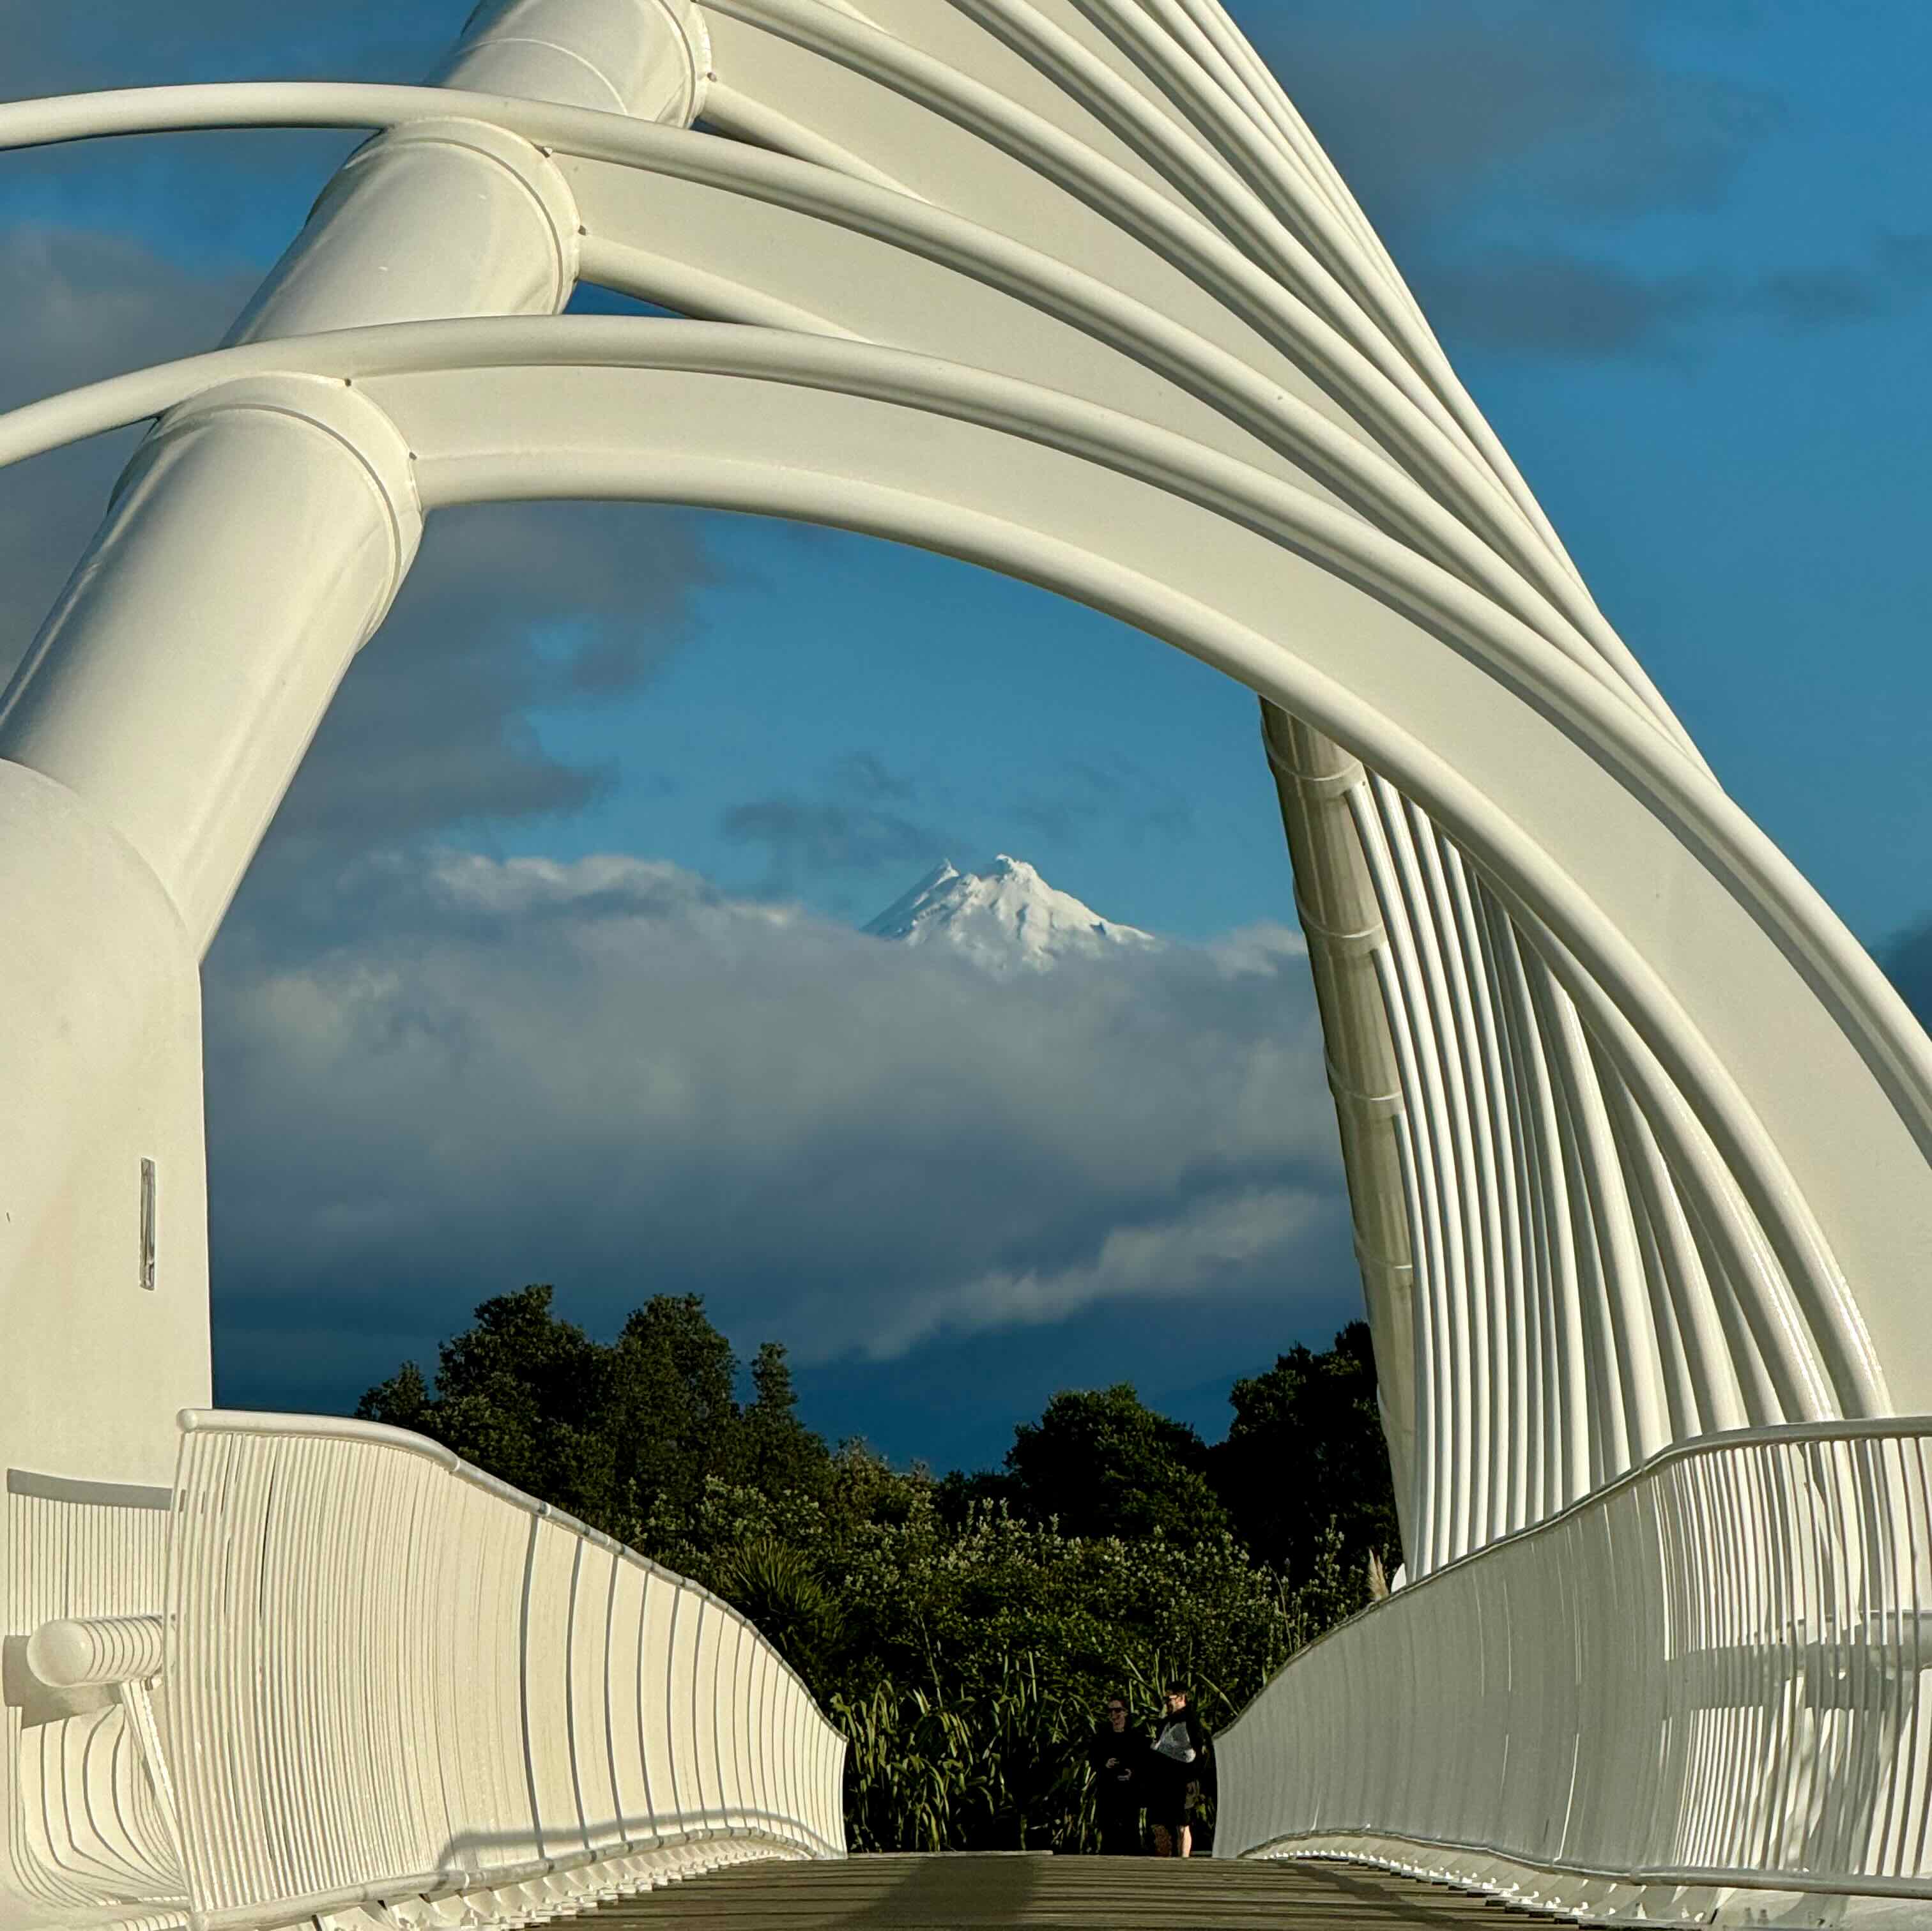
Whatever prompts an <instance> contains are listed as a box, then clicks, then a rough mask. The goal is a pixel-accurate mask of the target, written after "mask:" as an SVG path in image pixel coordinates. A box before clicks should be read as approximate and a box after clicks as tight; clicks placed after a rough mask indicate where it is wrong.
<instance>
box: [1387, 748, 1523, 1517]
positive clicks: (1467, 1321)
mask: <svg viewBox="0 0 1932 1931" xmlns="http://www.w3.org/2000/svg"><path fill="white" fill-rule="evenodd" d="M1370 787H1371V790H1372V792H1373V795H1374V796H1375V799H1376V808H1377V810H1378V811H1379V814H1380V815H1381V817H1382V822H1383V824H1384V826H1385V831H1386V834H1387V835H1388V841H1389V846H1390V850H1391V853H1392V854H1393V855H1394V859H1395V861H1396V871H1397V883H1398V886H1399V889H1400V891H1401V892H1402V896H1403V913H1404V916H1405V917H1406V921H1407V923H1408V926H1409V933H1410V935H1411V941H1412V944H1413V945H1414V946H1415V952H1416V956H1417V959H1418V964H1419V965H1420V967H1421V975H1422V985H1423V989H1424V995H1425V998H1426V1000H1427V1003H1426V1005H1425V1006H1424V1009H1423V1010H1424V1013H1425V1015H1426V1016H1427V1024H1428V1032H1429V1035H1430V1054H1429V1056H1428V1057H1427V1059H1426V1060H1425V1061H1424V1065H1425V1067H1427V1066H1433V1067H1434V1069H1435V1075H1436V1079H1437V1080H1438V1081H1439V1084H1440V1087H1441V1091H1442V1105H1443V1109H1444V1118H1445V1122H1446V1129H1447V1130H1446V1132H1445V1135H1444V1140H1443V1143H1442V1147H1441V1149H1440V1151H1441V1155H1442V1165H1443V1174H1442V1189H1443V1193H1444V1196H1445V1199H1448V1200H1449V1201H1453V1203H1454V1222H1455V1228H1456V1233H1457V1245H1456V1247H1455V1249H1454V1262H1453V1265H1452V1268H1451V1276H1450V1282H1449V1291H1450V1295H1451V1321H1452V1329H1451V1332H1452V1333H1454V1336H1455V1344H1456V1345H1455V1353H1454V1366H1453V1369H1452V1372H1453V1374H1454V1394H1455V1400H1456V1403H1457V1410H1458V1412H1459V1414H1460V1417H1461V1418H1462V1422H1463V1427H1464V1429H1466V1435H1467V1444H1466V1452H1465V1453H1463V1454H1462V1455H1461V1456H1460V1459H1459V1462H1458V1471H1459V1474H1458V1479H1459V1481H1460V1483H1461V1485H1462V1486H1463V1490H1464V1493H1463V1497H1462V1498H1461V1503H1462V1509H1463V1513H1462V1516H1461V1518H1460V1520H1461V1523H1462V1528H1461V1533H1460V1536H1459V1538H1458V1546H1457V1553H1458V1554H1459V1555H1460V1554H1461V1553H1463V1552H1464V1551H1466V1550H1467V1549H1475V1548H1478V1547H1480V1546H1481V1545H1482V1544H1483V1543H1485V1542H1487V1540H1489V1538H1490V1528H1489V1523H1488V1519H1487V1504H1488V1494H1487V1489H1488V1483H1489V1480H1490V1471H1491V1470H1492V1469H1493V1468H1494V1466H1495V1462H1496V1456H1495V1450H1494V1444H1493V1439H1492V1438H1491V1435H1490V1365H1491V1358H1490V1336H1489V1333H1488V1325H1489V1324H1488V1320H1487V1311H1488V1310H1487V1302H1488V1296H1489V1282H1488V1270H1487V1259H1488V1257H1487V1254H1486V1252H1485V1251H1484V1238H1483V1237H1484V1227H1483V1201H1482V1193H1481V1181H1480V1180H1479V1178H1478V1174H1477V1171H1476V1164H1475V1161H1476V1155H1475V1136H1474V1132H1473V1120H1474V1115H1475V1105H1474V1103H1473V1102H1472V1097H1471V1094H1470V1092H1469V1086H1468V1084H1467V1080H1466V1063H1465V1060H1464V1055H1463V1032H1462V1026H1461V1019H1462V1016H1463V1015H1461V1013H1460V1011H1459V1009H1458V1008H1457V1003H1456V1001H1455V999H1454V993H1453V990H1452V974H1451V967H1450V963H1449V961H1448V957H1447V948H1446V946H1445V934H1444V932H1443V931H1442V928H1441V926H1440V925H1439V923H1438V922H1437V919H1436V916H1435V913H1436V907H1435V904H1434V901H1433V895H1432V893H1431V891H1430V882H1429V880H1428V877H1427V865H1426V862H1425V860H1424V856H1423V853H1422V850H1421V843H1422V841H1423V840H1424V839H1427V838H1429V837H1430V835H1431V833H1432V832H1433V827H1432V826H1430V824H1429V822H1428V820H1427V819H1426V818H1421V817H1418V814H1416V813H1415V811H1414V810H1413V809H1412V808H1411V807H1410V805H1409V803H1408V801H1407V800H1406V799H1404V798H1403V796H1402V795H1401V794H1400V793H1399V792H1398V791H1397V790H1395V789H1394V787H1392V786H1389V785H1387V784H1383V783H1382V781H1379V780H1377V779H1373V778H1372V779H1371V780H1370Z"/></svg>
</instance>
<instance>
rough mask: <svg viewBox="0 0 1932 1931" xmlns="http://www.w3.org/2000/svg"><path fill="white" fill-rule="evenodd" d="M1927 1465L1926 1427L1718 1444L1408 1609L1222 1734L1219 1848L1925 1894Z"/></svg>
mask: <svg viewBox="0 0 1932 1931" xmlns="http://www.w3.org/2000/svg"><path fill="white" fill-rule="evenodd" d="M1928 1456H1932V1421H1927V1420H1888V1421H1879V1422H1873V1423H1826V1424H1820V1425H1819V1426H1799V1427H1790V1428H1783V1429H1775V1430H1770V1429H1767V1430H1757V1431H1748V1432H1739V1433H1736V1434H1733V1435H1724V1436H1718V1437H1714V1438H1710V1439H1709V1440H1707V1441H1702V1442H1697V1443H1693V1444H1687V1445H1685V1447H1681V1448H1679V1449H1675V1450H1670V1451H1668V1452H1667V1453H1664V1454H1663V1455H1661V1456H1658V1457H1657V1458H1655V1459H1654V1460H1652V1462H1649V1463H1647V1464H1646V1465H1644V1466H1643V1468H1640V1469H1638V1470H1636V1471H1633V1472H1632V1473H1631V1474H1629V1475H1628V1476H1627V1477H1624V1478H1623V1479H1622V1480H1620V1481H1619V1482H1617V1483H1614V1484H1613V1485H1612V1486H1610V1487H1608V1488H1607V1489H1604V1490H1603V1491H1601V1492H1599V1493H1598V1494H1596V1495H1592V1496H1591V1497H1589V1498H1586V1500H1585V1501H1582V1502H1580V1503H1579V1504H1577V1505H1576V1506H1575V1507H1572V1508H1571V1509H1570V1510H1568V1511H1566V1512H1565V1513H1563V1514H1562V1515H1560V1516H1556V1517H1554V1518H1553V1519H1550V1521H1548V1522H1544V1523H1543V1524H1541V1525H1539V1526H1538V1527H1536V1528H1532V1529H1529V1530H1528V1531H1525V1532H1523V1534H1518V1535H1515V1536H1512V1537H1509V1538H1508V1539H1507V1540H1504V1541H1502V1542H1499V1543H1496V1544H1494V1545H1493V1546H1490V1548H1488V1549H1484V1550H1482V1551H1480V1552H1478V1553H1476V1554H1475V1555H1471V1556H1469V1557H1467V1558H1464V1559H1463V1561H1460V1562H1457V1563H1455V1564H1451V1565H1450V1566H1449V1567H1446V1568H1445V1569H1443V1570H1440V1571H1439V1572H1438V1573H1436V1574H1435V1575H1433V1576H1430V1577H1427V1579H1424V1580H1423V1581H1422V1582H1418V1583H1417V1584H1415V1585H1412V1586H1411V1587H1409V1588H1405V1589H1402V1590H1400V1591H1397V1593H1396V1594H1395V1595H1394V1596H1393V1597H1391V1598H1389V1599H1388V1600H1387V1601H1386V1602H1384V1603H1379V1604H1377V1605H1376V1606H1373V1608H1371V1609H1369V1610H1367V1611H1366V1612H1364V1613H1363V1614H1362V1615H1359V1616H1358V1617H1356V1618H1355V1619H1354V1620H1352V1621H1350V1622H1349V1623H1347V1624H1343V1626H1342V1627H1340V1628H1339V1629H1337V1630H1333V1631H1331V1633H1329V1634H1328V1636H1325V1638H1323V1639H1322V1640H1321V1641H1320V1642H1317V1643H1315V1644H1313V1645H1311V1646H1310V1648H1308V1649H1307V1650H1305V1651H1303V1652H1302V1653H1301V1655H1299V1656H1298V1657H1295V1659H1294V1660H1292V1661H1291V1662H1290V1663H1289V1664H1288V1665H1287V1666H1286V1668H1284V1669H1283V1670H1282V1671H1281V1672H1280V1673H1279V1674H1278V1675H1277V1676H1276V1678H1274V1681H1272V1682H1271V1684H1269V1685H1268V1688H1267V1689H1266V1690H1264V1691H1263V1692H1262V1694H1261V1695H1260V1696H1259V1697H1257V1698H1256V1700H1255V1702H1253V1704H1252V1705H1250V1707H1249V1708H1248V1709H1247V1711H1246V1712H1244V1714H1243V1715H1242V1717H1241V1719H1240V1720H1239V1721H1238V1723H1235V1725H1233V1726H1231V1728H1230V1729H1229V1731H1228V1732H1227V1733H1226V1735H1224V1737H1223V1738H1222V1740H1221V1742H1220V1746H1219V1750H1220V1774H1221V1805H1220V1822H1219V1835H1218V1838H1217V1852H1220V1854H1222V1855H1244V1856H1255V1855H1275V1856H1284V1855H1309V1854H1318V1853H1319V1854H1322V1855H1336V1854H1338V1853H1339V1854H1342V1855H1359V1856H1364V1857H1367V1858H1372V1859H1373V1860H1374V1861H1377V1862H1381V1863H1385V1864H1391V1865H1394V1866H1396V1867H1400V1868H1405V1869H1409V1870H1415V1871H1418V1872H1421V1873H1427V1874H1430V1875H1433V1876H1450V1877H1454V1878H1460V1879H1464V1880H1466V1881H1468V1882H1477V1883H1480V1884H1482V1885H1484V1886H1485V1887H1486V1888H1494V1889H1499V1890H1504V1891H1512V1892H1514V1893H1515V1894H1517V1895H1518V1896H1520V1897H1524V1898H1525V1899H1530V1898H1534V1899H1535V1900H1538V1901H1540V1902H1542V1903H1563V1904H1565V1905H1567V1906H1572V1907H1574V1906H1578V1905H1580V1904H1583V1905H1585V1906H1587V1905H1588V1903H1589V1900H1591V1899H1592V1897H1597V1898H1599V1899H1603V1900H1609V1899H1610V1898H1612V1897H1613V1896H1614V1895H1616V1894H1619V1893H1620V1891H1622V1889H1623V1888H1628V1887H1631V1886H1640V1887H1643V1888H1646V1890H1655V1888H1660V1887H1661V1888H1667V1889H1671V1890H1675V1891H1680V1892H1685V1893H1688V1892H1691V1891H1735V1890H1741V1889H1751V1890H1763V1891H1777V1892H1784V1893H1800V1894H1802V1893H1815V1892H1827V1893H1832V1894H1849V1895H1858V1894H1866V1895H1876V1896H1894V1897H1914V1898H1918V1897H1923V1898H1927V1899H1932V1702H1928V1701H1927V1699H1926V1698H1925V1697H1924V1694H1923V1689H1924V1683H1925V1672H1927V1670H1928V1669H1932V1503H1928V1492H1932V1491H1928V1470H1927V1462H1928Z"/></svg>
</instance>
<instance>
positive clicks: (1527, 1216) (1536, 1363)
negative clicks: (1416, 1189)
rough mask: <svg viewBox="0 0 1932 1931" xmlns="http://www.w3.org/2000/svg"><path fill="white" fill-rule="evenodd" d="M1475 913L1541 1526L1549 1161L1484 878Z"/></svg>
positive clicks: (1555, 1449)
mask: <svg viewBox="0 0 1932 1931" xmlns="http://www.w3.org/2000/svg"><path fill="white" fill-rule="evenodd" d="M1475 886H1476V892H1475V901H1474V904H1475V912H1476V915H1477V917H1478V919H1479V921H1480V922H1481V925H1482V927H1483V931H1484V940H1485V945H1484V955H1485V961H1486V964H1487V970H1488V972H1489V975H1490V1002H1491V1005H1492V1006H1493V1009H1494V1011H1495V1012H1496V1024H1497V1037H1498V1044H1499V1047H1500V1048H1501V1049H1502V1054H1503V1057H1504V1060H1505V1065H1506V1066H1507V1068H1508V1075H1509V1084H1508V1102H1509V1117H1510V1144H1511V1147H1512V1148H1513V1150H1514V1156H1515V1165H1516V1176H1517V1216H1518V1221H1519V1226H1520V1234H1519V1237H1518V1239H1519V1245H1520V1249H1521V1252H1522V1255H1523V1296H1524V1303H1523V1306H1524V1319H1523V1328H1524V1346H1525V1348H1526V1352H1527V1354H1528V1357H1529V1365H1530V1371H1531V1387H1532V1396H1533V1400H1534V1405H1535V1432H1534V1433H1533V1435H1532V1438H1531V1441H1530V1454H1531V1457H1532V1476H1531V1480H1530V1485H1529V1489H1528V1492H1527V1495H1526V1501H1525V1508H1526V1516H1527V1519H1529V1520H1532V1521H1540V1520H1541V1519H1542V1518H1543V1517H1544V1516H1547V1515H1550V1514H1553V1513H1555V1512H1556V1509H1557V1508H1558V1507H1559V1506H1560V1504H1559V1499H1558V1498H1559V1495H1560V1493H1561V1489H1562V1483H1561V1480H1560V1478H1559V1468H1560V1466H1561V1464H1562V1420H1561V1414H1562V1399H1563V1397H1562V1378H1561V1375H1560V1374H1559V1370H1558V1367H1557V1358H1556V1320H1555V1302H1554V1296H1553V1292H1552V1289H1551V1286H1550V1279H1551V1272H1552V1269H1553V1266H1554V1264H1555V1263H1554V1259H1553V1255H1554V1252H1555V1249H1554V1243H1553V1237H1552V1236H1551V1235H1550V1233H1549V1231H1548V1229H1547V1225H1546V1220H1545V1215H1544V1186H1543V1179H1542V1174H1543V1160H1544V1149H1543V1147H1542V1146H1541V1141H1540V1140H1539V1138H1538V1129H1539V1125H1540V1121H1539V1117H1538V1112H1537V1110H1536V1108H1535V1104H1534V1102H1533V1100H1532V1090H1531V1083H1530V1075H1529V1071H1528V1069H1527V1066H1526V1050H1527V1049H1526V1044H1525V1042H1524V1040H1523V1036H1522V1031H1521V1025H1520V1017H1519V1015H1518V1013H1517V1009H1516V1008H1515V1006H1514V1003H1513V1001H1512V1000H1511V997H1510V994H1509V985H1508V981H1507V979H1506V978H1505V971H1506V967H1505V962H1504V957H1503V952H1502V946H1501V943H1500V942H1499V938H1498V936H1497V934H1498V932H1499V930H1500V927H1499V923H1498V922H1499V920H1500V919H1502V918H1503V916H1505V915H1504V914H1503V913H1502V911H1501V910H1500V908H1499V907H1498V906H1497V905H1496V901H1495V899H1494V898H1493V895H1491V894H1490V892H1489V890H1488V889H1487V886H1485V885H1484V883H1483V881H1482V879H1481V876H1480V874H1478V875H1477V876H1476V878H1475Z"/></svg>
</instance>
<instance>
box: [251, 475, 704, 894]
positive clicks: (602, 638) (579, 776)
mask: <svg viewBox="0 0 1932 1931" xmlns="http://www.w3.org/2000/svg"><path fill="white" fill-rule="evenodd" d="M705 578H706V565H705V563H704V560H703V552H702V549H701V547H700V538H699V536H698V533H697V523H696V520H695V519H694V518H692V517H688V516H686V515H684V514H682V513H680V512H678V511H664V510H657V509H650V508H638V507H636V506H634V505H624V504H619V505H586V504H574V503H573V504H542V505H518V506H516V507H514V508H487V509H472V510H463V511H444V512H443V513H442V514H440V515H439V516H438V517H437V518H436V519H435V520H434V521H433V522H432V523H431V526H430V529H429V530H428V533H427V535H426V536H425V541H424V544H423V547H422V553H421V555H420V556H419V558H418V560H417V562H416V568H415V569H414V570H413V571H412V573H411V574H410V579H409V580H408V582H407V583H406V584H405V585H404V589H403V592H402V595H401V597H400V598H398V600H397V604H396V607H395V610H394V611H392V613H391V615H390V616H389V621H388V622H386V624H385V625H383V628H382V630H381V631H380V632H379V633H378V634H377V636H376V637H375V638H374V640H373V641H372V642H371V643H370V644H369V646H368V647H367V648H366V649H365V650H364V651H363V652H362V656H361V657H360V658H359V659H358V660H357V661H356V664H355V666H354V667H353V669H352V670H351V671H350V674H349V676H348V677H347V679H345V680H344V683H343V686H342V688H341V691H340V693H339V694H338V696H337V698H336V700H335V704H334V705H333V706H332V708H331V709H330V711H329V716H328V718H327V719H326V721H325V722H324V724H323V727H322V730H321V731H320V733H318V735H317V739H316V742H315V745H314V748H313V750H312V751H311V752H310V754H309V757H308V761H307V762H306V763H305V764H304V766H302V772H301V773H300V775H299V776H298V778H296V783H295V785H294V787H293V789H292V790H291V791H290V794H289V798H288V801H287V803H286V804H285V805H284V807H283V808H282V812H281V817H279V818H278V820H277V822H276V826H275V832H274V834H273V837H272V845H273V847H275V848H276V849H275V850H271V851H270V852H269V853H266V854H265V856H266V859H267V860H268V862H272V863H274V862H281V861H280V859H279V858H278V853H280V852H281V851H284V850H286V851H287V853H288V854H289V855H290V857H291V858H293V856H294V855H295V854H296V853H297V852H298V851H299V853H300V854H301V856H302V862H311V861H312V859H313V857H314V849H315V847H317V845H318V844H320V845H323V846H327V847H343V846H347V847H352V848H353V847H360V846H362V845H365V844H371V843H373V842H375V841H386V840H389V839H397V838H407V837H408V836H410V835H412V834H414V833H416V832H423V831H429V830H434V829H439V828H441V827H443V826H449V825H453V824H457V823H466V822H475V821H481V820H496V821H503V820H513V819H518V818H527V817H537V816H542V815H546V814H556V813H558V812H568V811H575V810H578V809H580V808H582V807H583V805H586V804H587V803H589V802H591V800H592V799H594V798H595V796H598V794H599V793H600V792H601V790H602V789H603V788H604V786H605V785H606V784H607V782H608V781H609V779H610V775H611V774H610V773H609V772H607V771H606V770H604V769H602V768H601V767H597V766H583V765H581V764H579V763H572V762H571V761H570V760H568V759H566V758H563V757H559V756H557V755H556V754H553V752H551V751H548V750H547V749H546V748H544V744H543V742H542V741H541V738H540V736H539V735H538V733H537V731H536V730H535V728H534V727H532V724H531V723H530V721H529V719H530V716H531V714H532V712H544V711H552V710H556V709H567V708H568V707H570V706H574V705H581V704H586V703H597V702H600V701H601V700H604V699H607V698H608V697H611V696H613V695H616V694H622V693H624V692H625V691H630V690H632V689H634V688H636V687H637V685H639V684H640V683H641V682H643V681H644V680H646V679H648V678H649V676H651V675H652V673H653V672H655V670H656V669H657V668H658V666H659V665H660V664H661V663H662V662H663V661H664V658H665V657H666V656H667V655H668V653H669V652H670V651H671V650H673V649H675V647H676V645H677V643H679V640H681V639H682V637H683V635H684V633H685V624H686V621H687V616H688V601H689V598H690V597H691V593H692V592H693V591H694V589H696V588H697V586H698V585H699V584H700V583H702V582H703V580H705Z"/></svg>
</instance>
